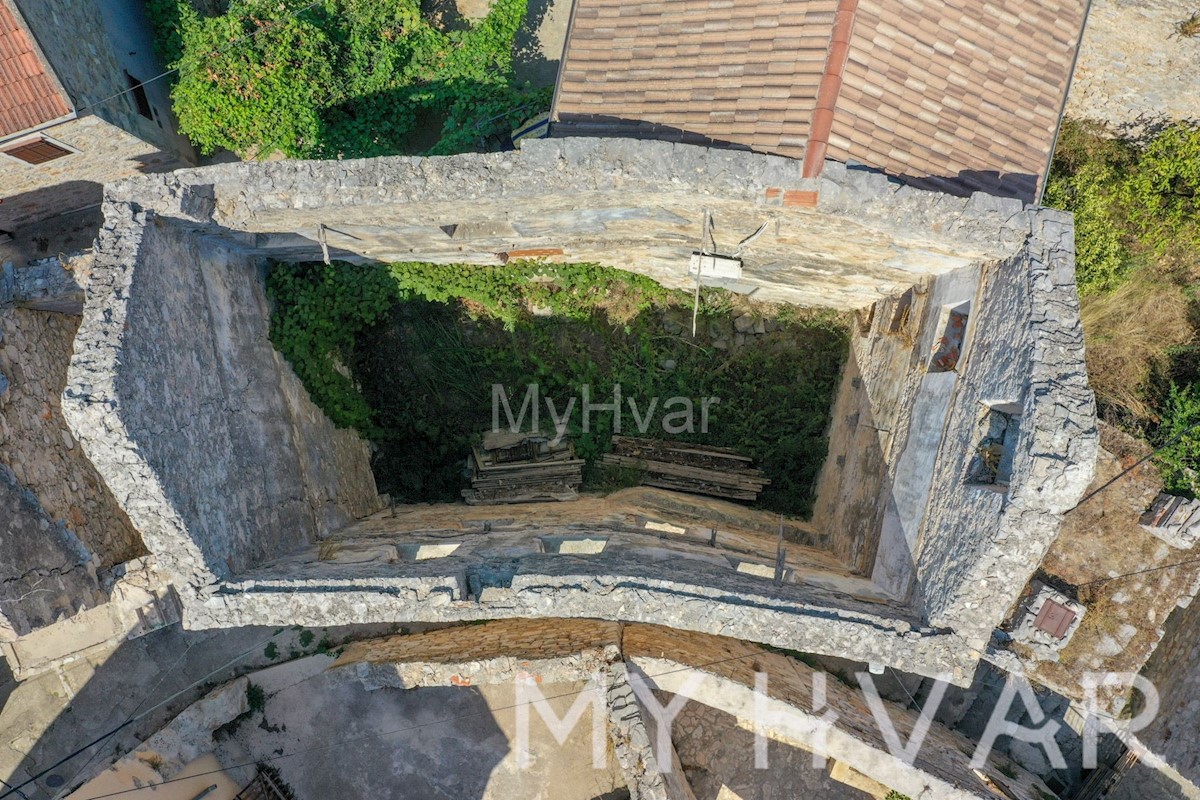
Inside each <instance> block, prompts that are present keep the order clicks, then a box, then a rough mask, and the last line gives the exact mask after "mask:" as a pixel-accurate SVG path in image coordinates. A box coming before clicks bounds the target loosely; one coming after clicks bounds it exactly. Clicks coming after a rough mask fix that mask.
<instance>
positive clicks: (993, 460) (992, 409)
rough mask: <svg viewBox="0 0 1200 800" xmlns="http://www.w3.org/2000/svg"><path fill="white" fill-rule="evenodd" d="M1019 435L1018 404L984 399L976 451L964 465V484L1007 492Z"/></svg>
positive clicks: (1019, 411)
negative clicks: (965, 477)
mask: <svg viewBox="0 0 1200 800" xmlns="http://www.w3.org/2000/svg"><path fill="white" fill-rule="evenodd" d="M1020 438H1021V404H1020V403H1017V402H1015V401H1000V402H985V403H983V410H982V413H981V415H980V417H979V422H978V430H977V432H976V436H975V440H976V441H977V442H978V444H977V445H976V446H975V452H974V454H973V455H972V456H971V459H970V462H969V464H968V466H967V483H968V485H970V486H978V487H979V488H981V489H991V490H992V491H997V492H1005V491H1008V484H1009V481H1011V480H1012V471H1013V457H1014V455H1015V454H1016V450H1017V442H1018V440H1019V439H1020Z"/></svg>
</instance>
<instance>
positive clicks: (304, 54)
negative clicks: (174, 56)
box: [171, 0, 334, 156]
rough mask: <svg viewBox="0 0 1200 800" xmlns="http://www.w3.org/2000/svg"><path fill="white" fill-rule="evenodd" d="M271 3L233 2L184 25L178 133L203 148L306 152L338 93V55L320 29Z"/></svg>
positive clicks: (177, 99)
mask: <svg viewBox="0 0 1200 800" xmlns="http://www.w3.org/2000/svg"><path fill="white" fill-rule="evenodd" d="M278 8H279V4H278V2H274V0H234V2H233V3H232V4H231V6H230V9H229V13H227V14H224V15H222V16H218V17H207V18H199V17H196V18H191V19H189V21H188V22H187V23H186V24H185V25H184V26H183V30H182V35H183V53H182V55H181V56H180V59H179V80H178V82H177V83H176V84H175V88H174V89H173V90H172V93H171V99H172V101H173V104H174V108H175V113H176V116H178V118H179V129H180V130H181V131H182V132H183V133H185V134H186V135H187V137H188V138H189V139H191V141H192V142H193V143H194V144H195V145H196V146H197V147H198V148H200V150H201V152H204V153H213V152H215V151H217V150H219V149H221V148H225V149H228V150H234V151H237V152H246V151H248V150H251V149H255V150H257V151H259V152H260V153H262V154H267V153H270V152H274V151H276V150H278V151H281V152H283V153H284V154H285V155H288V156H304V155H308V154H309V153H311V152H312V151H313V149H314V148H315V147H316V144H317V141H318V139H319V137H320V134H321V125H322V123H321V117H320V109H321V107H322V106H324V105H327V104H328V103H329V102H330V100H331V99H332V98H333V96H334V86H333V83H334V71H333V60H334V53H333V48H332V44H331V43H330V41H329V39H328V38H327V37H326V36H325V33H324V30H323V27H322V26H321V25H319V24H317V23H315V22H313V21H311V20H306V19H303V18H302V17H303V15H297V16H293V15H290V14H282V15H281V14H278V11H277V9H278Z"/></svg>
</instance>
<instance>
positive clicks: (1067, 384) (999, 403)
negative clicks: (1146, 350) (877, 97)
mask: <svg viewBox="0 0 1200 800" xmlns="http://www.w3.org/2000/svg"><path fill="white" fill-rule="evenodd" d="M1030 222H1031V225H1032V228H1031V231H1030V238H1029V242H1028V245H1027V248H1026V250H1025V251H1023V252H1022V253H1020V254H1018V255H1017V256H1014V257H1013V258H1010V259H1007V260H1005V261H1002V262H999V263H997V264H995V265H992V266H990V267H988V268H987V269H985V271H984V276H983V280H982V284H981V286H980V289H979V295H978V298H977V300H976V301H975V303H974V306H973V308H975V309H976V310H975V311H974V312H973V314H972V320H971V324H972V326H973V331H974V332H973V334H972V337H973V338H972V341H971V345H970V349H969V350H968V351H966V353H965V355H964V358H965V360H966V365H965V367H964V368H962V369H961V370H960V374H959V375H958V377H957V379H956V383H955V388H954V392H955V396H954V399H953V401H952V405H951V407H950V412H949V416H948V421H947V425H946V428H945V431H946V433H945V436H944V437H943V439H942V441H941V445H940V450H939V453H938V456H937V462H936V466H935V468H934V473H933V476H932V486H933V490H932V491H931V493H930V495H929V508H928V511H927V513H926V516H925V520H924V522H923V525H922V528H921V536H920V541H919V544H918V547H917V550H916V559H917V577H918V581H919V583H920V597H919V602H920V603H921V605H922V607H923V608H924V610H925V612H926V613H927V615H928V619H929V621H930V622H931V623H932V624H933V625H948V626H952V627H954V629H955V630H956V631H958V632H959V633H960V634H962V635H964V636H966V637H968V638H969V639H972V640H975V641H977V642H979V643H982V642H986V641H987V639H988V637H989V636H990V634H991V631H992V630H993V629H994V628H995V627H996V626H997V625H998V624H999V623H1000V622H1001V621H1002V620H1003V619H1004V618H1005V616H1006V615H1007V612H1008V611H1009V609H1010V608H1011V607H1012V604H1013V602H1014V601H1015V600H1016V597H1017V595H1018V594H1019V592H1020V591H1021V589H1022V588H1023V587H1024V586H1025V585H1026V583H1027V582H1028V580H1029V578H1030V577H1031V576H1032V574H1033V571H1034V569H1036V567H1037V565H1038V564H1040V563H1041V560H1042V558H1043V557H1044V556H1045V554H1046V551H1047V550H1048V549H1049V547H1050V545H1051V544H1052V543H1053V541H1054V538H1055V537H1056V536H1057V535H1058V528H1059V522H1060V520H1061V517H1062V515H1063V514H1064V513H1065V512H1066V511H1068V510H1069V509H1071V508H1073V507H1074V505H1075V503H1076V502H1078V500H1079V499H1080V497H1082V496H1083V493H1084V491H1085V490H1086V489H1087V486H1088V484H1089V483H1090V482H1091V479H1092V476H1093V474H1094V472H1095V465H1096V455H1097V451H1098V448H1099V433H1098V431H1097V428H1096V412H1095V398H1094V397H1093V395H1092V392H1091V390H1090V389H1089V388H1088V386H1087V372H1086V368H1085V366H1084V359H1083V329H1082V326H1081V324H1080V321H1079V300H1078V295H1077V294H1076V290H1075V281H1074V229H1073V227H1072V225H1071V222H1070V216H1069V215H1067V214H1063V213H1061V212H1054V211H1050V210H1048V209H1044V210H1042V211H1040V212H1039V213H1038V214H1037V215H1036V216H1035V217H1033V218H1032V219H1031V221H1030ZM989 407H992V408H999V409H1001V410H1008V411H1011V412H1013V414H1012V416H1013V417H1014V418H1016V417H1019V438H1018V439H1017V440H1016V442H1015V443H1013V447H1012V452H1013V453H1014V454H1015V457H1014V461H1013V463H1012V481H1011V484H1010V485H1009V486H1008V487H1007V489H1004V488H1003V487H1000V486H996V485H992V486H986V485H978V484H977V483H976V482H975V481H973V479H972V476H971V474H970V473H971V468H972V463H973V462H975V461H976V460H977V459H978V458H979V452H980V445H981V442H982V440H981V423H982V422H984V421H986V419H987V418H988V416H989V414H990V413H991V412H989Z"/></svg>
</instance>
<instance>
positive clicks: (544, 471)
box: [462, 431, 583, 505]
mask: <svg viewBox="0 0 1200 800" xmlns="http://www.w3.org/2000/svg"><path fill="white" fill-rule="evenodd" d="M467 462H468V467H469V468H470V473H471V488H470V489H463V490H462V496H463V499H464V500H466V501H467V503H469V504H470V505H499V504H503V503H538V502H546V501H550V500H578V499H579V492H578V491H577V490H578V488H579V484H580V483H582V482H583V459H581V458H576V457H575V448H574V446H572V444H571V442H570V441H568V440H567V439H566V438H563V439H560V440H559V441H558V442H557V443H554V442H553V440H552V438H551V437H550V436H547V435H545V434H541V433H509V432H507V431H500V432H494V431H493V432H489V433H487V434H485V435H484V437H483V446H482V447H473V448H471V455H470V456H469V457H468V459H467Z"/></svg>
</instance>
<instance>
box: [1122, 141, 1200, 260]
mask: <svg viewBox="0 0 1200 800" xmlns="http://www.w3.org/2000/svg"><path fill="white" fill-rule="evenodd" d="M1198 198H1200V128H1197V127H1195V126H1194V125H1190V124H1187V123H1177V124H1173V125H1168V126H1167V127H1165V128H1163V129H1162V130H1161V131H1160V132H1159V133H1158V134H1156V135H1155V136H1154V138H1153V139H1152V140H1151V141H1150V142H1149V144H1147V145H1146V148H1145V149H1144V150H1143V151H1142V152H1141V153H1139V155H1138V159H1137V166H1136V168H1135V169H1133V170H1132V171H1131V172H1130V174H1129V176H1128V177H1127V178H1126V180H1125V182H1124V184H1123V186H1122V194H1121V199H1122V202H1123V203H1124V204H1125V205H1126V207H1127V208H1128V210H1129V217H1130V220H1131V222H1132V223H1133V225H1134V226H1135V229H1136V231H1137V233H1138V235H1139V236H1140V237H1141V238H1142V240H1143V241H1144V242H1145V243H1146V244H1147V245H1148V246H1149V247H1150V248H1151V249H1152V250H1153V251H1154V252H1155V253H1159V254H1161V253H1163V252H1165V251H1166V250H1168V249H1169V248H1171V247H1173V246H1179V245H1183V246H1186V247H1190V248H1196V247H1198V246H1200V235H1198V232H1200V223H1198V221H1197V214H1198V213H1200V199H1198Z"/></svg>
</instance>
